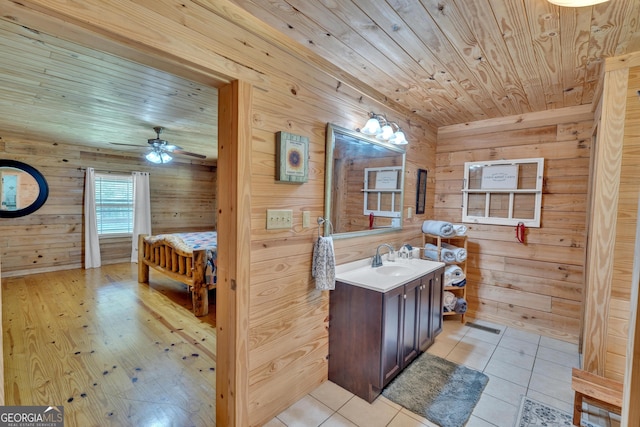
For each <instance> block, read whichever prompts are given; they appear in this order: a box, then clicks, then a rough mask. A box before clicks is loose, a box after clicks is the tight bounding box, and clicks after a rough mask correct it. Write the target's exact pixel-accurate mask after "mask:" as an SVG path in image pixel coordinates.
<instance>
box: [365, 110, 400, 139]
mask: <svg viewBox="0 0 640 427" xmlns="http://www.w3.org/2000/svg"><path fill="white" fill-rule="evenodd" d="M394 128H395V130H394ZM360 132H361V133H364V134H365V135H370V136H375V137H376V138H378V139H381V140H383V141H387V142H389V143H390V144H396V145H405V144H408V143H409V142H408V141H407V138H406V137H405V135H404V132H403V131H402V129H401V128H400V125H398V123H396V122H392V121H389V120H387V118H386V117H385V116H384V115H382V114H376V113H374V112H371V113H369V120H367V123H366V124H365V125H364V127H363V128H362V129H360Z"/></svg>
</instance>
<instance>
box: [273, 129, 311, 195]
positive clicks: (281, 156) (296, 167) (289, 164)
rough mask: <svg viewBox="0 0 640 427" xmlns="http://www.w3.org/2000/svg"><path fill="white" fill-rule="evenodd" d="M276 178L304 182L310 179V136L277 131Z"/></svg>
mask: <svg viewBox="0 0 640 427" xmlns="http://www.w3.org/2000/svg"><path fill="white" fill-rule="evenodd" d="M276 145H277V147H276V180H277V181H280V182H288V183H293V184H297V183H303V182H307V181H308V179H309V138H307V137H306V136H300V135H294V134H292V133H288V132H278V133H276Z"/></svg>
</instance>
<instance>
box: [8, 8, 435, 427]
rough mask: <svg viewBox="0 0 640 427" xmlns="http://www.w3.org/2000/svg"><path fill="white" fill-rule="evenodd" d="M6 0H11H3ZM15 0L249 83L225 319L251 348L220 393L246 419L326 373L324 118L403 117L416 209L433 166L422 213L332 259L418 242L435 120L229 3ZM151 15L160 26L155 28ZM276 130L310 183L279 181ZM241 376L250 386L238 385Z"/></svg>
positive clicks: (340, 243) (252, 420) (35, 19)
mask: <svg viewBox="0 0 640 427" xmlns="http://www.w3.org/2000/svg"><path fill="white" fill-rule="evenodd" d="M3 4H4V5H10V2H8V1H6V0H3ZM21 4H22V5H27V9H25V8H24V7H22V6H20V7H15V5H14V7H13V9H12V10H11V18H12V19H13V20H15V21H16V22H18V23H20V24H22V25H29V24H30V25H32V26H33V25H34V23H37V24H38V25H40V26H43V27H46V28H47V29H49V31H51V32H53V33H54V35H55V34H59V35H66V36H69V37H72V38H74V37H75V38H78V39H80V40H85V41H87V42H91V43H92V44H93V45H102V46H105V48H109V49H112V48H113V46H114V45H113V43H108V42H107V41H108V40H107V39H106V38H105V39H104V40H102V39H100V37H99V36H98V37H97V38H96V37H95V34H93V36H90V35H85V37H84V38H83V37H79V36H78V34H82V31H81V30H79V27H71V26H70V23H73V22H76V23H78V24H81V26H85V27H88V28H90V29H92V30H95V31H96V33H98V34H103V35H106V36H111V37H112V38H113V39H116V40H120V41H122V40H126V41H127V43H128V44H129V46H135V48H137V49H142V50H144V51H146V52H147V53H148V54H149V55H153V54H156V53H157V52H161V53H162V59H167V60H168V61H171V60H175V63H176V64H178V63H180V64H181V65H176V67H177V68H176V69H177V70H180V67H182V66H184V67H189V68H190V69H197V70H202V71H204V72H211V74H216V75H225V76H228V77H229V79H230V80H233V79H240V80H242V81H244V82H248V83H251V84H252V86H253V90H252V92H253V93H252V100H251V101H250V102H251V106H250V111H251V112H252V116H251V126H252V129H251V133H252V139H251V141H245V140H240V141H239V143H240V144H250V146H251V161H250V168H249V169H248V171H247V173H246V175H245V176H244V177H241V178H240V179H242V178H244V179H245V180H247V181H248V183H249V185H250V194H249V195H248V197H249V198H250V203H244V205H245V206H247V205H250V206H251V209H250V212H245V213H244V214H245V215H248V216H250V219H251V235H250V238H249V243H248V244H249V245H250V252H249V256H248V257H247V258H243V259H240V260H239V261H238V262H239V263H244V264H243V265H239V266H238V269H241V268H245V267H246V268H248V269H249V268H250V279H249V281H248V283H246V282H245V281H242V282H239V283H238V288H239V289H238V291H239V292H245V291H246V287H248V291H249V298H248V301H249V302H248V306H244V305H243V304H244V302H240V303H239V305H238V306H237V307H234V309H235V310H237V312H238V313H237V314H236V315H237V319H242V320H243V319H245V318H248V322H246V323H245V322H241V324H239V323H236V324H235V325H230V327H231V328H237V330H236V334H237V335H238V336H237V337H236V343H237V342H240V343H244V342H245V341H246V342H248V348H247V347H246V346H240V348H239V351H241V352H246V354H241V355H236V356H237V357H238V359H239V360H244V358H245V356H247V360H248V371H249V372H248V375H246V372H243V373H242V374H236V375H234V376H233V378H232V380H231V381H238V388H237V389H234V388H233V387H231V389H232V390H235V391H237V395H234V396H232V397H230V396H224V398H225V399H236V401H237V403H238V404H237V406H236V409H234V410H235V411H239V412H243V411H246V413H242V414H237V415H236V419H239V420H249V421H248V424H250V425H261V424H262V423H264V422H266V421H268V420H269V419H271V418H272V417H273V416H275V415H277V414H278V413H279V412H280V411H282V410H283V409H285V408H286V407H287V406H289V405H290V404H292V403H294V402H295V401H297V400H298V399H300V398H301V397H302V396H303V395H304V394H306V393H308V392H309V391H311V390H312V389H314V388H315V387H316V386H317V385H319V384H320V383H321V382H323V381H325V380H326V379H327V353H328V331H327V316H328V293H327V292H320V291H316V290H315V289H314V282H313V279H312V278H311V258H312V245H313V242H314V240H315V239H316V238H317V226H316V225H315V223H314V221H315V219H316V218H317V217H319V216H323V215H324V178H325V177H324V164H325V134H326V124H327V123H328V122H332V123H335V124H337V125H339V126H342V127H346V128H350V129H354V128H356V127H361V126H362V125H363V124H364V122H365V121H366V119H367V117H368V116H367V113H368V112H369V111H376V112H379V113H384V114H387V117H390V118H393V119H394V120H396V121H398V122H399V123H400V125H401V126H402V128H403V130H404V131H405V133H406V135H407V139H408V140H409V147H408V155H407V165H406V172H405V173H406V175H405V183H406V187H405V190H406V191H405V206H406V207H408V206H412V207H414V208H415V192H416V179H417V169H418V168H423V169H428V170H429V171H430V172H429V173H430V175H429V185H428V193H427V212H426V214H425V215H423V216H420V217H416V216H414V217H413V218H411V219H408V220H406V221H405V228H404V230H402V231H396V232H392V233H389V234H384V235H376V236H373V237H360V238H353V239H345V240H336V242H335V248H336V258H337V262H338V263H343V262H348V261H352V260H356V259H361V258H364V257H370V256H372V255H373V253H374V251H375V248H376V246H377V245H378V244H380V243H382V242H388V243H392V244H394V245H400V244H402V243H406V242H409V243H414V244H415V243H419V242H420V241H421V240H420V239H421V238H420V233H419V228H420V224H421V221H422V220H423V219H424V218H426V217H428V216H430V215H431V214H432V209H431V207H432V206H433V200H434V193H433V189H434V175H435V174H434V171H435V132H434V130H433V129H432V128H431V127H430V125H429V124H428V123H424V122H423V121H421V120H420V119H418V118H416V117H414V116H413V114H412V113H411V112H409V111H404V110H402V109H401V108H399V107H397V106H396V105H395V104H394V102H393V101H392V100H388V99H386V98H384V97H382V96H380V94H378V93H377V92H375V91H374V90H370V91H368V89H364V90H363V91H358V90H356V89H354V88H355V87H359V88H361V87H362V85H361V84H360V83H357V82H355V81H353V80H352V78H350V77H349V76H346V75H344V74H341V73H340V72H338V70H335V67H333V65H332V64H330V63H328V62H327V61H324V60H323V59H322V58H319V57H316V56H314V55H313V54H311V53H310V51H308V50H306V48H304V47H302V46H300V45H298V44H296V43H293V42H292V41H291V40H290V39H287V38H285V37H283V36H282V35H281V34H279V33H277V32H276V31H275V30H272V29H271V28H269V27H267V26H266V25H265V24H263V23H261V22H260V21H258V20H256V19H255V18H253V17H251V16H250V15H249V14H248V13H246V12H244V11H243V10H241V9H239V8H237V7H235V6H233V5H232V4H231V3H230V2H227V1H216V2H186V3H185V2H180V1H175V0H162V1H161V2H158V1H155V0H154V1H152V2H150V1H145V0H136V1H133V2H126V3H121V2H117V3H116V2H114V3H111V2H102V1H98V0H89V1H85V2H83V3H82V5H80V4H76V3H73V2H71V3H67V4H65V5H61V4H60V3H59V2H57V1H52V0H29V1H26V2H21ZM42 11H44V12H46V13H48V14H50V15H54V16H58V17H63V18H64V19H65V21H66V24H65V25H60V24H59V23H57V24H58V25H56V22H55V20H54V21H48V20H47V19H45V18H44V17H43V15H41V14H40V12H42ZM88 23H90V24H88ZM159 23H161V25H162V28H163V32H162V33H158V31H157V28H158V25H159ZM36 28H37V27H36ZM167 35H171V37H167ZM116 47H118V46H116ZM167 70H168V71H171V70H169V69H167ZM409 119H410V120H409ZM241 125H242V124H241ZM220 126H221V127H224V126H225V124H224V123H221V124H220ZM278 131H287V132H291V133H294V134H299V135H304V136H307V137H309V140H310V159H309V168H310V169H309V181H308V182H307V183H305V184H282V183H279V182H276V181H275V178H274V177H275V158H276V142H275V141H276V137H275V135H276V132H278ZM243 148H244V147H243ZM243 166H244V165H243ZM220 167H221V168H222V165H221V166H220ZM245 170H246V169H245ZM245 183H246V182H238V183H237V185H238V186H244V184H245ZM243 196H244V193H243ZM269 208H276V209H291V210H293V212H294V221H293V227H292V229H291V230H266V227H265V225H266V210H267V209H269ZM303 211H309V212H310V213H311V218H312V224H311V227H309V228H303V227H302V218H301V216H302V212H303ZM405 211H406V209H405ZM223 232H224V230H221V233H223ZM239 237H243V238H244V236H239ZM244 242H245V240H242V241H239V242H238V244H239V245H244V244H245V243H244ZM243 301H244V299H243ZM245 335H246V336H245ZM230 344H234V343H230ZM243 367H244V365H241V366H239V369H242V368H243ZM220 369H225V368H224V367H219V370H218V371H219V372H220ZM234 378H235V380H234ZM245 378H246V379H247V382H248V384H243V381H244V379H245ZM245 391H246V392H245ZM218 403H220V396H218ZM245 408H246V409H245Z"/></svg>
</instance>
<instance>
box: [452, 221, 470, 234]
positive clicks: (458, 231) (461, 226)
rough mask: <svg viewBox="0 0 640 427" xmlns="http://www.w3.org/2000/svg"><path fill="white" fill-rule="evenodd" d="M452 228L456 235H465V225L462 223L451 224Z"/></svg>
mask: <svg viewBox="0 0 640 427" xmlns="http://www.w3.org/2000/svg"><path fill="white" fill-rule="evenodd" d="M453 230H454V231H455V232H456V236H465V235H466V234H467V226H466V225H464V224H453Z"/></svg>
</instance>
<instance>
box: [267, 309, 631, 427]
mask: <svg viewBox="0 0 640 427" xmlns="http://www.w3.org/2000/svg"><path fill="white" fill-rule="evenodd" d="M474 323H476V324H479V325H484V326H489V327H492V328H495V329H499V330H500V333H499V334H495V333H493V332H487V331H484V330H482V329H477V328H472V327H469V326H466V325H464V324H462V323H460V322H459V321H457V320H456V319H450V320H447V321H445V323H444V330H443V332H442V333H441V334H440V335H439V336H438V337H437V338H436V342H435V343H434V344H433V345H432V346H431V347H430V348H429V350H428V352H429V353H432V354H435V355H437V356H440V357H443V358H445V359H448V360H451V361H453V362H456V363H459V364H463V365H466V366H468V367H469V368H472V369H476V370H479V371H482V372H484V373H485V374H486V375H488V376H489V383H488V384H487V386H486V388H485V390H484V392H483V393H482V396H481V397H480V401H479V402H478V404H477V405H476V407H475V409H474V411H473V414H472V415H471V418H470V419H469V422H468V423H467V426H468V427H492V426H497V427H513V426H514V425H515V423H516V417H517V415H518V411H519V408H520V402H521V401H522V397H523V396H524V395H527V396H529V397H530V398H532V399H535V400H537V401H539V402H543V403H546V404H548V405H550V406H553V407H556V408H558V409H561V410H563V411H565V412H568V413H570V414H571V413H572V411H573V391H572V390H571V368H572V367H574V366H576V367H578V366H579V355H578V346H577V345H575V344H570V343H567V342H564V341H560V340H556V339H553V338H548V337H544V336H540V335H535V334H532V333H529V332H523V331H520V330H518V329H513V328H510V327H506V326H503V325H497V324H493V323H489V322H485V321H477V320H476V321H474ZM616 418H617V417H615V416H611V417H609V414H606V413H600V411H598V410H597V409H592V410H590V411H589V414H584V415H583V419H588V420H589V421H591V422H592V423H595V424H597V425H600V426H602V427H619V426H620V423H619V421H618V420H619V418H617V419H616ZM266 426H267V427H282V426H288V427H293V426H300V427H317V426H322V427H336V426H352V427H353V426H359V427H377V426H380V427H382V426H388V427H423V426H430V427H434V426H435V427H437V426H436V425H435V424H433V423H431V422H429V421H428V420H427V419H425V418H423V417H421V416H419V415H416V414H413V413H411V412H410V411H408V410H406V409H404V408H402V407H401V406H399V405H397V404H395V403H393V402H391V401H390V400H388V399H386V398H385V397H383V396H380V397H378V398H377V399H376V400H375V401H374V402H373V403H371V404H369V403H367V402H366V401H364V400H362V399H360V398H359V397H357V396H354V395H353V394H352V393H350V392H348V391H346V390H344V389H342V388H341V387H339V386H337V385H335V384H333V383H332V382H329V381H327V382H325V383H323V384H322V385H320V386H319V387H318V388H316V389H315V390H314V391H313V392H311V393H309V394H308V395H306V396H305V397H303V398H302V399H300V400H299V401H298V402H296V403H294V404H293V405H291V406H290V407H289V408H287V409H286V410H285V411H283V412H282V413H281V414H279V415H278V416H277V417H275V418H274V419H273V420H271V421H270V422H269V423H267V425H266Z"/></svg>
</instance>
